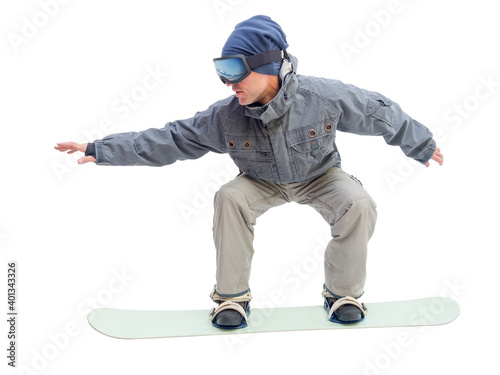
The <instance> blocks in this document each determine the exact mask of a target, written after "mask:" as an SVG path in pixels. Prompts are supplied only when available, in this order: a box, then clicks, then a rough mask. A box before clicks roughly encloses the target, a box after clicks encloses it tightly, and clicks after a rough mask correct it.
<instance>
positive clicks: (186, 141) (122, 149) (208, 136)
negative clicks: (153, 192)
mask: <svg viewBox="0 0 500 375" xmlns="http://www.w3.org/2000/svg"><path fill="white" fill-rule="evenodd" d="M220 108H221V103H220V102H219V103H216V104H214V105H212V106H211V107H210V108H208V109H207V110H205V111H203V112H198V113H197V114H196V115H195V116H194V117H192V118H190V119H186V120H178V121H174V122H169V123H167V124H166V125H165V127H163V128H159V129H155V128H152V129H147V130H144V131H141V132H128V133H119V134H113V135H109V136H107V137H105V138H103V139H102V140H98V141H95V146H96V147H95V148H96V164H98V165H113V166H116V165H118V166H138V165H143V166H152V167H159V166H164V165H168V164H172V163H174V162H176V161H178V160H187V159H197V158H200V157H202V156H203V155H205V154H206V153H207V152H209V151H212V152H216V153H224V152H226V146H225V141H224V134H223V130H222V126H220V125H221V121H222V119H221V118H220Z"/></svg>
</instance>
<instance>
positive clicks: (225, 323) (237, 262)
mask: <svg viewBox="0 0 500 375" xmlns="http://www.w3.org/2000/svg"><path fill="white" fill-rule="evenodd" d="M287 48H288V43H287V41H286V35H285V33H284V32H283V30H282V28H281V27H280V26H279V25H278V24H277V23H276V22H274V21H273V20H272V19H270V18H269V17H267V16H255V17H252V18H250V19H248V20H246V21H243V22H241V23H239V24H238V25H237V26H236V27H235V29H234V31H233V32H232V33H231V35H230V36H229V38H228V40H227V41H226V43H225V45H224V47H223V49H222V55H221V56H222V57H220V58H216V59H214V65H215V69H216V72H217V74H218V76H219V78H220V79H221V80H222V82H223V83H224V84H226V85H227V86H228V87H229V88H231V89H232V90H233V91H234V95H231V96H230V97H228V98H226V99H223V100H220V101H218V102H216V103H214V104H213V105H211V106H210V107H209V108H208V109H206V110H205V111H202V112H199V113H197V114H196V115H195V116H194V117H192V118H190V119H186V120H179V121H173V122H169V123H167V124H166V125H165V127H164V128H160V129H148V130H144V131H141V132H128V133H121V134H114V135H110V136H107V137H105V138H103V139H102V140H96V141H95V142H92V143H88V144H87V143H84V144H78V143H74V142H65V143H58V145H57V146H56V147H55V148H56V149H57V150H59V151H61V152H68V153H74V152H77V151H81V152H85V156H83V157H82V158H80V159H79V160H78V163H79V164H84V163H88V162H95V163H96V164H98V165H146V166H163V165H168V164H171V163H174V162H175V161H178V160H186V159H196V158H200V157H202V156H203V155H205V154H206V153H208V152H216V153H228V154H229V155H230V157H231V158H232V159H233V160H234V162H235V163H236V165H237V166H238V167H239V169H240V170H241V173H240V174H239V175H238V176H236V177H235V178H234V179H233V180H232V181H230V182H228V183H227V184H225V185H224V186H222V187H221V189H220V190H219V191H218V192H217V194H216V196H215V198H214V200H215V205H214V222H213V236H214V243H215V248H216V265H217V271H216V284H215V287H214V288H213V290H212V293H211V298H212V300H213V301H214V302H216V303H217V304H218V306H217V308H214V310H213V311H212V312H211V321H212V324H213V325H214V326H216V327H219V328H240V327H245V326H246V325H247V322H248V315H249V312H250V301H251V298H252V296H251V292H250V285H249V279H250V269H251V262H252V256H253V252H254V249H253V238H254V225H255V224H256V220H257V218H258V217H259V216H260V215H262V214H263V213H265V212H266V211H267V210H269V209H270V208H272V207H276V206H279V205H282V204H284V203H287V202H297V203H299V204H306V205H309V206H312V207H313V208H314V209H315V210H316V211H317V212H318V213H319V214H320V215H321V216H322V217H323V218H324V219H325V221H326V222H327V223H328V224H329V225H330V227H331V235H332V238H331V241H330V242H329V243H328V245H327V248H326V250H325V258H324V271H325V282H324V285H323V297H324V301H325V308H326V309H327V310H328V312H329V314H328V317H329V318H330V320H332V321H335V322H340V323H352V322H358V321H361V320H362V319H363V318H364V314H365V312H364V307H363V305H362V304H361V303H360V302H359V298H360V297H361V296H362V295H363V293H364V285H365V279H366V257H367V243H368V241H369V239H370V237H371V236H372V233H373V231H374V227H375V222H376V216H377V214H376V205H375V203H374V202H373V200H372V198H371V197H370V196H369V194H368V193H367V192H366V190H365V189H364V188H363V186H362V185H361V183H360V182H359V181H358V180H357V179H356V178H354V177H353V176H350V175H349V174H347V173H346V172H344V171H343V170H342V169H341V158H340V155H339V152H338V150H337V146H336V143H335V133H336V131H337V130H338V131H343V132H349V133H354V134H360V135H378V136H383V137H384V139H385V141H386V142H387V144H389V145H396V146H400V147H401V149H402V151H403V152H404V153H405V155H406V156H408V157H410V158H413V159H415V160H417V161H418V162H420V163H422V164H423V165H426V166H429V161H430V160H433V161H435V162H437V163H438V164H439V165H442V163H443V155H442V154H441V152H440V150H439V148H437V147H436V143H435V141H434V140H433V138H432V133H431V132H430V131H429V130H428V129H427V128H426V127H425V126H424V125H422V124H421V123H419V122H418V121H416V120H413V119H412V118H410V117H409V116H408V115H407V114H406V113H405V112H403V111H402V110H401V108H400V106H399V105H398V104H396V103H395V102H393V101H392V100H390V99H388V98H387V97H386V96H384V95H382V94H380V93H377V92H374V91H368V90H364V89H360V88H358V87H355V86H353V85H348V84H344V83H342V82H340V81H337V80H333V79H326V78H317V77H311V76H302V75H298V74H297V64H298V60H297V58H296V57H294V56H292V55H290V54H289V53H288V52H287Z"/></svg>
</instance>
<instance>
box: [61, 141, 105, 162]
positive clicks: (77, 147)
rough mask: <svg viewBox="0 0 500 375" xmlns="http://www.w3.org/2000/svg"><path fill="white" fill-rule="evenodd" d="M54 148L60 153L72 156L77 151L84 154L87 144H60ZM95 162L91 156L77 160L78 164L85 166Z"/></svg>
mask: <svg viewBox="0 0 500 375" xmlns="http://www.w3.org/2000/svg"><path fill="white" fill-rule="evenodd" d="M54 148H55V149H56V150H58V151H61V152H68V154H73V153H75V152H77V151H81V152H85V150H86V149H87V144H86V143H75V142H62V143H58V144H57V146H55V147H54ZM95 161H96V160H95V158H94V157H93V156H84V157H82V158H80V159H78V164H85V163H90V162H95Z"/></svg>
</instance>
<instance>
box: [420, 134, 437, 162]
mask: <svg viewBox="0 0 500 375" xmlns="http://www.w3.org/2000/svg"><path fill="white" fill-rule="evenodd" d="M434 152H436V141H434V140H433V139H432V140H431V143H430V144H429V146H428V147H427V148H426V150H425V151H424V153H423V157H422V161H421V162H422V164H426V163H427V162H428V161H429V160H431V158H432V156H433V155H434Z"/></svg>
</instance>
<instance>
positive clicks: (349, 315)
mask: <svg viewBox="0 0 500 375" xmlns="http://www.w3.org/2000/svg"><path fill="white" fill-rule="evenodd" d="M326 300H327V301H326V304H325V308H326V307H328V311H330V310H331V308H332V306H333V305H334V304H335V302H337V301H338V299H337V298H331V297H329V298H328V297H327V298H326ZM333 315H334V316H335V318H336V319H337V320H338V321H339V322H340V323H346V324H349V323H357V322H360V321H361V320H363V317H364V312H363V311H362V310H361V309H360V308H359V307H358V306H356V305H353V304H346V305H343V306H340V307H339V308H338V309H337V310H335V311H334V312H333Z"/></svg>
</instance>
